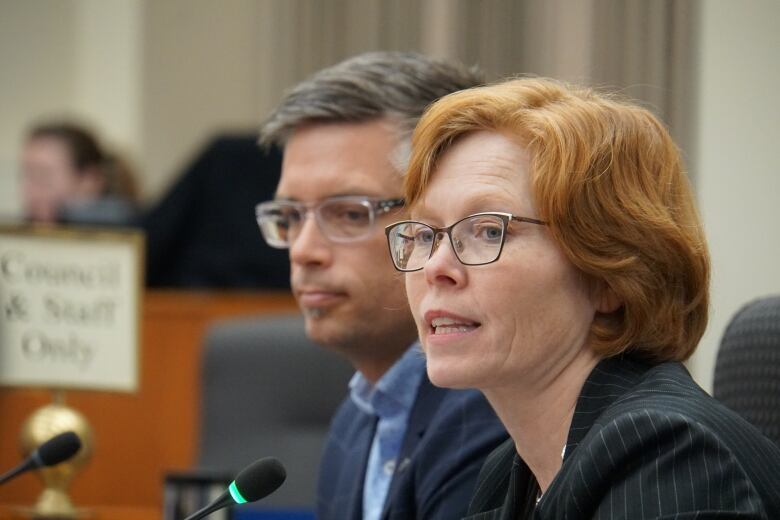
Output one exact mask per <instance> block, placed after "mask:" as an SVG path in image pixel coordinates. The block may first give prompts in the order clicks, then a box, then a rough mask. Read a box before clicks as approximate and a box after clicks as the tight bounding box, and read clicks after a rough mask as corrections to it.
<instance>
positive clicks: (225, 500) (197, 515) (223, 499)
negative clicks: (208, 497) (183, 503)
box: [184, 491, 235, 520]
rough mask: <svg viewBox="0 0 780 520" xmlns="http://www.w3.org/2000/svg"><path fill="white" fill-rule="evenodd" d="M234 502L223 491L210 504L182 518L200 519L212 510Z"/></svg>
mask: <svg viewBox="0 0 780 520" xmlns="http://www.w3.org/2000/svg"><path fill="white" fill-rule="evenodd" d="M232 504H235V502H234V501H233V497H231V496H230V493H229V492H227V491H225V492H224V493H222V494H221V495H220V496H219V498H218V499H216V500H215V501H214V502H212V503H211V504H209V505H207V506H206V507H204V508H203V509H199V510H198V511H195V512H194V513H192V514H191V515H190V516H188V517H187V518H185V519H184V520H200V519H201V518H203V517H204V516H207V515H209V514H211V513H213V512H214V511H217V510H218V509H222V508H223V507H226V506H229V505H232Z"/></svg>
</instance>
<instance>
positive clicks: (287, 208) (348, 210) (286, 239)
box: [258, 200, 374, 247]
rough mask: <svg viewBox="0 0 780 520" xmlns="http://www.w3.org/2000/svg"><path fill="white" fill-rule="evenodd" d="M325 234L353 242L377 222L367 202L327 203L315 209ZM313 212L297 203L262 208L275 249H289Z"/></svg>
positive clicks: (261, 218)
mask: <svg viewBox="0 0 780 520" xmlns="http://www.w3.org/2000/svg"><path fill="white" fill-rule="evenodd" d="M312 210H313V211H314V214H315V218H316V219H317V223H318V224H319V226H320V229H321V230H322V232H323V233H324V234H325V235H326V236H328V238H331V239H334V240H352V239H355V238H360V237H362V236H363V235H365V234H366V233H367V232H368V230H369V229H370V227H371V224H372V222H373V220H374V218H373V211H372V208H371V204H370V203H369V202H367V201H349V200H326V201H324V202H322V203H321V204H319V205H317V206H315V207H314V208H312ZM308 211H309V209H308V208H307V207H306V206H304V205H302V204H296V203H284V202H274V203H267V204H264V205H261V209H260V213H259V214H258V222H259V224H260V229H261V231H262V232H263V236H264V237H265V239H266V241H267V242H268V244H269V245H271V246H273V247H289V246H290V244H291V243H292V242H293V241H294V240H295V238H296V237H297V236H298V234H299V233H300V230H301V228H302V226H303V221H304V219H305V217H306V213H307V212H308Z"/></svg>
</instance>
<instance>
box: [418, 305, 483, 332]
mask: <svg viewBox="0 0 780 520" xmlns="http://www.w3.org/2000/svg"><path fill="white" fill-rule="evenodd" d="M425 321H426V322H427V323H428V331H429V332H428V336H429V337H435V338H442V339H444V338H445V337H454V336H463V335H466V334H470V333H472V332H474V331H475V330H477V329H478V328H479V327H480V326H481V324H480V323H479V322H476V321H474V320H472V319H469V318H465V317H463V316H459V315H457V314H454V313H451V312H447V311H440V310H436V311H428V312H426V313H425Z"/></svg>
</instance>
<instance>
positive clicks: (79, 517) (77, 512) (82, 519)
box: [11, 507, 95, 520]
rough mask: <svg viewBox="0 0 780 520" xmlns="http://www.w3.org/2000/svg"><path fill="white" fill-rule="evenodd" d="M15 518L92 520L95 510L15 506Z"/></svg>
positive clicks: (13, 510)
mask: <svg viewBox="0 0 780 520" xmlns="http://www.w3.org/2000/svg"><path fill="white" fill-rule="evenodd" d="M11 513H12V515H13V516H12V517H11V518H12V519H13V520H90V519H91V518H95V512H94V511H92V510H90V509H82V508H79V509H74V510H73V511H71V512H70V513H67V514H65V515H63V514H62V513H53V512H48V513H47V512H41V511H38V510H37V509H36V508H34V507H15V508H13V509H12V510H11Z"/></svg>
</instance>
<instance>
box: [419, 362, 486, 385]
mask: <svg viewBox="0 0 780 520" xmlns="http://www.w3.org/2000/svg"><path fill="white" fill-rule="evenodd" d="M476 376H477V374H476V373H475V371H474V369H473V367H472V368H471V369H469V368H468V367H467V366H465V364H464V363H457V362H456V363H449V362H443V361H437V360H435V359H431V358H430V357H428V379H430V380H431V383H433V384H434V385H436V386H439V387H442V388H456V389H464V388H476V383H477V380H478V377H476Z"/></svg>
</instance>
